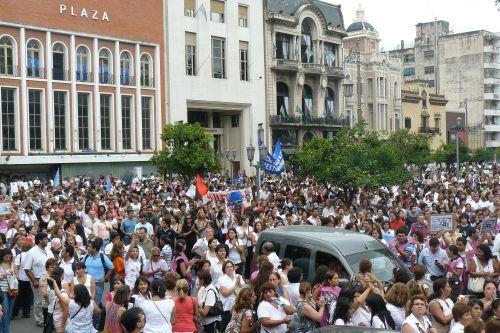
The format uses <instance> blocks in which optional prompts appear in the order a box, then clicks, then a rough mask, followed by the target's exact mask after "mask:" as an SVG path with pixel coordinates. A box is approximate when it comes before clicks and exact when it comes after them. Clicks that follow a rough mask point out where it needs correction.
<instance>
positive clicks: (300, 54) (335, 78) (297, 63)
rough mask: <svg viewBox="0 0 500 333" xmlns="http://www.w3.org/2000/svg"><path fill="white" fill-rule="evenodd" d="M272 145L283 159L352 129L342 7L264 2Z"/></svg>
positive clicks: (289, 0) (313, 1) (313, 2)
mask: <svg viewBox="0 0 500 333" xmlns="http://www.w3.org/2000/svg"><path fill="white" fill-rule="evenodd" d="M264 3H265V8H264V20H265V22H264V43H265V52H264V54H265V64H266V68H265V73H266V75H265V77H266V119H268V120H269V127H270V131H269V132H270V134H271V135H270V136H268V142H269V143H271V144H273V145H274V144H275V143H276V141H277V140H278V139H280V141H281V143H282V145H283V152H284V154H290V153H292V152H293V150H294V149H295V148H296V147H297V146H298V145H300V144H302V143H304V142H306V141H308V140H310V139H311V138H313V137H329V136H331V135H333V134H334V133H335V132H336V131H338V130H339V129H340V128H341V127H342V126H346V125H347V126H348V125H349V119H348V117H347V115H346V114H345V112H344V109H343V105H344V100H343V93H342V91H343V87H342V80H343V77H344V70H343V67H342V66H343V64H342V59H343V48H342V39H343V38H344V37H345V36H346V33H345V29H344V20H343V16H342V12H341V10H340V6H337V5H332V4H330V3H326V2H322V1H318V0H311V1H306V0H299V1H292V0H287V1H281V0H266V1H264Z"/></svg>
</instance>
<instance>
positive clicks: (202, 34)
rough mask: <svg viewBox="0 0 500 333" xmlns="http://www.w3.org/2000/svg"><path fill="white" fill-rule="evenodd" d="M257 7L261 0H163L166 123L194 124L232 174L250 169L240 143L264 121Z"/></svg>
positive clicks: (251, 138) (246, 142)
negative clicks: (210, 137)
mask: <svg viewBox="0 0 500 333" xmlns="http://www.w3.org/2000/svg"><path fill="white" fill-rule="evenodd" d="M262 11H263V5H262V1H250V0H239V1H223V0H178V1H167V2H166V18H167V21H166V22H167V23H166V31H167V34H166V43H167V44H168V45H169V48H168V56H167V67H168V69H167V76H168V82H170V84H169V85H168V88H167V97H166V98H167V102H168V108H169V110H170V111H169V113H168V114H167V122H168V123H174V122H177V121H184V122H186V121H187V122H190V123H194V122H198V123H200V124H201V125H202V126H203V127H204V128H205V129H206V131H207V133H210V134H212V135H213V136H214V138H215V141H214V148H215V150H216V151H217V152H218V154H219V156H220V157H221V159H222V161H223V163H224V166H225V169H226V170H231V171H232V172H233V173H236V172H237V171H238V170H240V169H245V170H247V171H250V169H251V168H250V167H249V162H248V160H247V154H246V147H247V146H248V145H249V144H250V143H252V144H253V146H254V147H255V146H257V128H258V124H260V123H262V124H263V126H264V127H265V125H266V124H267V121H266V118H265V111H264V110H265V82H264V75H265V72H264V52H263V50H264V45H263V38H262V31H263V19H262ZM226 152H228V157H229V159H228V158H227V157H226Z"/></svg>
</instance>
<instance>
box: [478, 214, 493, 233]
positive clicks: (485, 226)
mask: <svg viewBox="0 0 500 333" xmlns="http://www.w3.org/2000/svg"><path fill="white" fill-rule="evenodd" d="M496 226H497V219H496V217H490V218H488V219H485V220H484V221H483V223H481V234H484V233H487V232H489V233H491V234H494V233H495V228H496Z"/></svg>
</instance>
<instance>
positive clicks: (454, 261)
mask: <svg viewBox="0 0 500 333" xmlns="http://www.w3.org/2000/svg"><path fill="white" fill-rule="evenodd" d="M422 170H423V172H422V173H420V172H415V175H414V177H413V178H412V179H411V180H409V181H408V182H406V183H404V184H400V185H399V186H393V187H390V188H388V187H381V188H380V189H377V190H367V189H353V190H351V192H349V193H344V192H343V191H342V189H340V188H337V187H334V186H329V185H328V184H324V183H320V182H316V181H315V180H314V179H299V178H297V177H295V176H293V175H292V174H284V175H281V176H273V177H266V178H264V179H263V182H262V184H263V185H262V187H261V188H257V187H256V185H255V183H254V179H253V178H249V177H246V176H245V175H243V176H242V177H241V179H239V180H237V181H236V182H235V181H234V179H231V178H230V177H228V175H224V174H212V175H209V176H208V177H205V178H204V182H205V184H206V186H207V187H208V190H209V191H210V192H217V193H220V191H233V190H239V189H241V188H245V189H248V190H246V191H244V193H245V195H244V196H243V198H242V199H241V200H240V201H236V202H231V203H230V204H229V203H228V202H225V201H224V200H220V198H219V199H218V200H214V199H213V198H214V197H213V196H212V197H211V196H204V197H200V196H199V195H198V194H196V195H193V193H192V191H190V187H191V185H192V184H190V183H185V182H183V181H181V180H180V179H172V180H165V179H162V178H160V177H156V176H150V177H144V178H141V179H139V178H133V179H132V180H131V181H129V182H125V181H124V180H123V179H120V178H118V177H113V176H110V177H100V178H98V179H92V178H89V177H84V176H81V177H76V178H66V179H64V180H62V182H61V184H60V185H58V186H54V184H53V182H52V181H50V180H48V181H45V180H41V179H39V178H36V179H32V180H29V179H10V180H9V181H8V182H4V183H3V182H0V203H10V207H8V208H9V209H10V211H9V212H7V214H4V215H0V263H1V265H0V289H1V293H0V298H1V299H0V304H1V306H0V309H1V313H0V315H1V325H0V333H9V332H12V330H11V321H12V320H28V319H27V318H30V317H31V318H32V320H33V319H34V320H35V322H36V325H37V326H39V327H40V330H41V331H42V330H43V332H44V333H45V332H47V333H52V332H55V333H63V332H71V333H90V332H92V333H93V332H97V331H103V332H106V333H128V332H134V333H135V332H144V333H156V332H158V333H159V332H162V333H163V332H179V333H180V332H207V333H211V332H228V333H243V332H244V333H252V332H261V333H285V332H291V333H294V332H309V331H311V330H314V329H315V328H318V327H323V326H328V325H342V326H364V327H374V328H384V329H387V330H396V331H400V332H403V333H448V332H449V333H462V332H465V333H482V332H486V333H498V332H500V299H499V298H498V293H499V290H498V282H499V276H500V264H499V262H498V259H499V258H500V253H499V251H500V236H497V234H498V231H500V223H499V222H500V221H499V219H500V184H499V175H498V172H497V169H496V165H492V164H468V165H465V166H464V167H463V170H462V173H461V177H460V178H458V179H457V178H456V173H455V171H454V170H452V169H448V168H447V167H445V166H442V167H441V166H431V167H429V168H428V169H427V170H426V169H422ZM106 178H108V179H106ZM13 185H15V186H13ZM3 207H4V209H5V206H3ZM436 214H448V215H451V216H452V227H451V230H441V231H436V230H433V228H431V224H430V222H431V217H432V216H433V215H436ZM492 220H493V221H494V224H493V227H492V228H491V227H490V228H483V224H485V221H490V222H491V221H492ZM490 224H491V223H490ZM286 225H313V226H325V227H330V228H341V229H347V230H351V231H352V232H359V233H365V234H368V235H370V236H372V237H373V238H376V239H378V240H379V241H380V242H382V243H384V244H385V245H386V246H387V247H388V248H389V249H390V250H391V251H392V252H393V253H394V255H395V256H396V257H398V258H399V259H400V260H401V261H402V262H403V263H404V265H405V266H406V267H407V268H408V270H406V269H400V268H395V269H394V270H393V277H392V280H391V281H390V283H385V282H386V281H380V280H379V278H377V273H376V272H375V269H374V267H373V265H374V263H373V262H371V261H370V260H367V259H363V260H361V261H360V263H359V268H358V269H359V271H358V272H357V273H356V274H355V275H354V276H352V277H351V278H350V281H349V282H347V283H344V282H343V283H342V284H341V283H340V280H339V272H337V271H335V270H332V269H331V268H330V267H328V266H323V265H320V266H318V267H316V271H315V276H314V278H313V279H311V281H305V280H304V279H303V275H304V274H303V273H304V272H303V271H302V269H301V267H300V266H299V265H297V266H295V265H294V262H293V260H291V259H290V258H280V257H279V256H278V254H277V253H276V252H275V250H274V248H275V246H276V244H273V243H271V242H264V243H263V244H262V246H260V248H257V247H256V245H257V241H258V239H259V236H260V234H261V233H262V232H263V231H264V230H267V229H272V228H280V227H282V226H286ZM403 268H404V267H403ZM21 317H22V318H21Z"/></svg>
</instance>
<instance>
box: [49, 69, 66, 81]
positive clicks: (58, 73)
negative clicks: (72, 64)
mask: <svg viewBox="0 0 500 333" xmlns="http://www.w3.org/2000/svg"><path fill="white" fill-rule="evenodd" d="M52 80H54V81H69V71H68V70H65V69H60V68H52Z"/></svg>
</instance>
